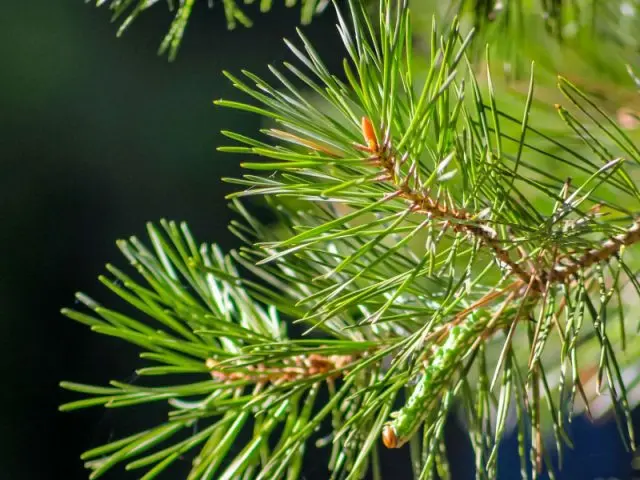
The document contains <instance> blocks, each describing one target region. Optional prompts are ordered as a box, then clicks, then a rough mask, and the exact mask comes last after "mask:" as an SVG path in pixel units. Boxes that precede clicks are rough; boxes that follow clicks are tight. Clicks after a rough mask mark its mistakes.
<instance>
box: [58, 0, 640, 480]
mask: <svg viewBox="0 0 640 480" xmlns="http://www.w3.org/2000/svg"><path fill="white" fill-rule="evenodd" d="M337 18H338V30H339V34H340V36H341V38H342V39H343V42H344V46H345V56H346V58H345V60H344V71H343V72H342V75H341V76H337V75H335V74H333V73H332V72H329V71H328V69H327V67H326V66H325V65H324V63H323V62H322V60H321V59H320V57H319V56H318V54H317V52H316V51H315V50H314V48H313V46H312V45H311V44H310V43H309V41H308V40H307V39H306V38H305V37H304V35H303V34H302V33H300V40H299V42H298V44H297V45H296V44H294V43H293V42H288V41H287V45H288V47H289V48H290V49H291V51H292V52H293V53H294V55H295V56H296V57H297V62H296V64H295V65H294V64H289V63H285V64H284V65H283V67H282V68H276V67H273V66H272V67H270V70H271V73H272V74H273V80H272V81H271V82H268V81H267V80H265V79H263V78H259V77H258V76H256V75H254V74H252V73H250V72H242V76H236V75H233V74H231V73H225V74H226V75H227V77H229V79H230V80H231V81H232V82H233V84H234V85H235V86H236V87H237V89H238V90H239V93H241V94H242V95H243V96H244V98H245V100H220V101H217V102H216V103H217V104H218V105H220V106H222V107H229V108H234V109H239V110H244V111H246V112H249V113H251V114H258V115H261V116H262V117H264V118H265V119H266V121H267V122H268V125H266V127H265V129H264V130H263V131H262V132H261V133H262V135H261V136H260V137H259V138H251V137H248V136H244V135H240V134H237V133H233V132H224V134H225V135H226V136H227V137H228V138H229V139H231V140H232V141H233V142H234V145H233V146H229V147H222V148H221V149H220V150H221V151H223V152H232V153H236V154H240V155H242V156H243V157H244V158H245V159H246V161H245V162H244V163H243V166H244V168H245V169H247V170H248V173H247V174H246V175H245V176H243V177H242V178H239V179H227V180H228V181H230V182H232V183H235V184H237V185H239V186H240V187H241V189H240V190H239V191H238V192H237V193H235V194H233V195H232V196H231V200H232V208H233V209H234V210H235V211H236V212H237V214H238V217H239V218H238V220H237V221H235V222H233V224H232V225H231V229H232V230H233V231H234V233H236V234H237V236H238V237H239V238H240V239H241V240H242V241H243V242H245V244H246V246H245V247H243V248H241V249H239V250H238V251H236V252H231V254H230V255H228V256H225V255H224V254H222V253H221V252H220V251H219V249H218V248H217V247H215V246H210V245H206V244H205V245H202V246H199V245H198V244H197V243H196V241H195V240H194V239H193V238H192V237H191V235H190V234H189V232H188V230H187V228H186V227H185V226H184V225H182V226H178V225H176V224H173V223H168V222H162V223H161V228H158V227H156V226H154V225H149V227H148V231H149V238H150V241H151V244H152V247H151V248H148V247H145V246H144V245H143V243H142V242H141V241H139V240H138V239H135V238H132V239H130V240H129V241H121V242H119V247H120V249H121V250H122V252H123V253H124V255H125V256H126V257H127V259H128V260H129V262H130V263H131V264H132V266H133V267H134V268H135V269H136V270H137V272H138V274H139V276H140V278H141V279H142V280H136V279H134V278H132V277H130V276H129V275H128V274H126V273H124V272H122V271H120V270H118V269H116V268H115V267H112V266H108V270H109V272H110V274H111V276H112V279H107V278H105V277H101V281H102V282H103V283H104V284H105V285H106V286H107V287H108V288H109V289H110V290H112V291H113V292H115V293H116V294H117V295H118V296H120V297H121V298H122V299H124V300H125V301H126V302H127V303H128V304H129V305H130V307H134V309H135V310H136V314H135V315H134V314H130V313H125V312H128V310H127V311H122V312H120V311H116V310H112V309H108V308H106V307H102V306H101V305H99V304H98V303H97V302H95V301H94V300H92V299H89V298H87V297H86V296H84V295H79V296H78V298H79V300H80V301H81V302H82V303H84V304H85V305H86V307H88V309H89V310H90V311H91V312H92V313H89V314H88V313H84V312H79V311H74V310H65V311H64V313H65V314H66V315H67V316H69V317H71V318H73V319H75V320H77V321H79V322H81V323H84V324H87V325H89V326H90V327H91V328H92V330H94V331H96V332H98V333H102V334H105V335H110V336H115V337H118V338H121V339H123V340H125V341H128V342H130V343H133V344H135V345H137V346H139V347H140V349H141V351H142V353H141V357H142V358H143V359H145V360H146V361H147V362H152V364H151V365H150V366H144V367H142V368H141V369H139V370H138V371H137V373H138V374H139V375H141V376H142V377H143V378H145V379H146V378H147V377H148V380H149V381H148V382H143V384H141V385H129V384H123V383H121V382H112V384H111V386H109V387H94V386H86V385H78V384H72V383H64V384H63V386H64V387H65V388H67V389H70V390H74V391H77V392H80V393H84V394H88V397H87V398H85V399H82V400H78V401H75V402H72V403H70V404H66V405H64V406H63V407H62V409H63V410H70V409H75V408H82V407H88V406H94V405H104V406H105V407H107V408H115V407H124V406H129V405H138V404H142V403H147V402H164V403H166V405H167V408H168V410H169V411H168V417H167V421H166V422H165V423H162V424H160V425H157V426H155V427H152V428H151V429H149V430H147V431H144V432H139V433H134V434H133V435H132V436H130V437H127V438H124V439H121V440H117V441H115V442H112V443H110V444H108V445H105V446H102V447H98V448H97V449H93V450H91V451H89V452H87V453H85V454H84V456H83V458H84V459H85V460H86V461H87V467H88V468H90V469H91V470H92V478H98V477H100V476H101V475H102V474H104V473H105V472H106V471H108V470H109V469H111V468H112V467H113V466H115V465H116V464H120V463H124V464H125V468H127V469H137V468H142V469H145V470H144V471H145V472H146V473H145V474H144V475H145V476H144V477H143V478H145V479H149V478H154V477H155V476H157V475H158V474H159V473H160V472H162V471H163V470H164V469H166V468H167V467H168V466H169V465H170V464H171V463H172V462H174V461H175V460H176V459H177V458H179V457H180V456H182V455H183V454H185V453H187V452H191V451H193V452H194V456H195V459H194V461H193V465H192V469H191V473H190V475H189V477H188V478H190V479H201V478H225V479H227V478H259V479H273V478H288V479H293V478H298V477H299V475H300V472H301V469H302V465H303V462H304V455H305V454H306V452H307V450H309V449H310V446H311V444H312V443H313V441H314V440H315V443H316V446H317V447H329V446H330V448H331V455H330V458H331V460H330V464H329V466H328V468H329V471H330V474H329V475H330V476H331V478H335V479H341V478H346V479H358V478H363V477H364V476H365V475H366V474H367V472H371V474H372V475H373V478H376V479H377V478H381V474H380V463H379V449H380V448H382V446H381V443H382V442H381V441H380V440H381V439H382V440H383V442H384V444H385V445H386V446H387V447H390V448H397V447H401V446H402V445H403V444H404V443H405V442H408V443H409V449H410V452H411V456H412V467H413V470H414V474H415V478H417V479H429V478H436V475H437V477H438V478H447V477H448V467H447V455H446V449H445V448H444V440H443V430H444V424H445V421H446V419H447V415H448V413H449V412H450V411H451V410H452V409H453V408H454V406H455V405H459V406H460V407H461V410H462V411H463V413H464V417H465V420H466V422H467V427H468V430H469V435H470V439H471V443H472V445H473V448H474V452H475V455H476V467H477V476H478V478H494V477H495V475H496V472H497V470H496V469H497V447H498V445H499V443H500V440H501V438H502V437H503V435H504V434H505V432H506V431H507V430H508V429H510V428H515V429H516V430H517V431H518V439H519V442H520V449H519V450H520V455H521V464H522V471H523V477H525V478H538V476H539V474H540V472H541V471H542V469H543V468H544V467H546V468H547V469H548V470H551V464H550V456H551V452H552V451H553V449H555V450H557V452H558V455H559V457H560V459H561V458H562V452H563V448H565V446H566V445H571V438H570V435H569V433H568V429H567V426H568V424H569V423H570V421H571V418H572V416H573V415H574V414H575V413H576V412H579V411H581V410H583V409H584V410H587V412H588V413H589V414H591V415H592V416H602V415H604V414H605V413H606V412H611V413H612V414H613V415H615V418H616V420H617V422H618V425H619V426H620V432H621V435H622V437H623V439H624V440H625V442H626V444H627V446H628V447H629V448H630V449H634V448H635V443H634V442H635V440H634V433H633V429H632V427H631V420H630V411H631V408H632V407H633V406H634V405H635V404H637V403H638V401H639V399H638V397H637V395H636V396H633V395H631V390H632V388H633V387H635V386H636V385H637V383H638V381H639V380H640V377H639V376H638V372H637V369H636V368H634V367H635V365H636V364H637V358H638V354H639V353H640V339H638V338H637V336H636V335H631V336H630V335H628V334H627V332H628V331H629V328H637V325H635V324H634V323H633V322H634V318H633V317H632V316H631V315H629V314H628V310H630V309H631V308H633V306H634V305H637V302H638V300H637V299H638V297H639V296H640V283H639V282H638V280H637V278H636V277H637V274H636V272H635V269H637V268H638V266H637V265H635V264H634V263H633V256H632V255H630V253H629V252H630V251H631V252H633V251H634V250H636V244H637V243H640V223H638V218H637V215H636V212H637V211H638V209H639V207H640V191H639V190H638V187H637V180H638V166H639V165H640V149H639V147H638V146H637V143H636V142H634V141H633V140H632V139H631V138H630V136H629V135H628V134H627V132H626V131H625V130H624V129H623V128H622V127H621V126H620V125H619V124H618V123H617V122H616V121H614V120H612V119H611V118H610V116H609V115H608V114H607V112H605V111H604V110H603V109H602V108H601V107H600V106H599V105H598V104H597V103H595V102H594V101H592V100H591V98H590V97H588V96H587V95H585V94H584V93H582V91H581V90H580V89H578V88H577V87H576V86H575V85H574V84H573V83H572V82H570V81H569V80H567V79H565V78H562V77H560V78H559V79H558V80H557V83H558V85H557V86H558V91H559V94H558V95H559V96H562V97H563V98H564V102H563V103H564V105H556V106H555V115H557V118H558V120H557V122H558V124H559V125H561V130H562V133H561V134H560V135H558V134H557V130H558V129H559V127H557V125H556V126H554V127H553V128H550V127H549V126H548V125H545V124H544V123H543V124H542V125H540V124H539V123H541V122H539V121H538V120H539V119H540V118H543V117H542V115H543V114H542V113H539V112H542V111H545V110H549V109H550V108H551V107H550V105H548V104H545V103H544V102H542V101H540V100H539V98H540V97H539V96H537V94H536V92H537V89H538V87H537V86H536V85H535V82H534V75H533V74H531V76H530V78H529V80H528V82H527V88H526V90H525V92H524V95H523V98H522V101H521V102H519V103H518V104H515V103H514V102H513V101H512V100H513V98H511V100H510V101H506V99H507V97H506V94H505V95H504V96H503V94H501V93H500V91H499V90H498V88H497V82H496V80H495V79H493V78H492V76H491V68H490V66H491V62H489V61H488V58H487V61H486V62H485V63H484V66H483V69H484V73H483V74H482V76H481V75H479V74H478V73H477V71H476V69H475V68H474V62H472V61H471V59H470V58H471V55H470V49H474V48H477V43H474V40H473V39H474V37H473V32H471V31H470V32H469V33H465V34H463V33H462V27H461V26H460V23H459V22H458V21H457V20H454V21H453V22H452V23H451V24H450V25H446V27H445V28H440V27H439V26H438V25H437V24H436V23H434V24H433V26H432V27H431V29H430V35H429V37H428V39H427V40H428V41H427V42H426V43H427V44H428V51H426V52H425V51H420V50H419V48H417V49H416V44H415V43H414V41H415V38H416V37H417V34H418V32H416V31H414V21H413V19H412V16H411V13H410V11H409V9H408V7H407V2H394V1H391V0H381V1H380V5H379V13H378V15H377V16H376V17H375V19H374V17H372V16H371V15H369V14H368V13H367V11H366V10H365V8H364V7H363V5H362V3H361V2H358V1H356V0H353V1H350V2H349V11H348V12H343V11H341V10H339V9H337ZM422 33H423V34H424V32H422ZM418 47H420V45H419V44H418ZM423 47H424V45H423ZM490 52H491V49H490V48H488V49H487V53H486V55H487V57H488V56H490V55H489V53H490ZM474 55H475V56H474V57H473V58H474V59H476V60H477V52H476V53H474ZM485 58H486V57H485ZM301 87H302V88H304V90H301ZM309 92H311V93H309ZM246 99H248V100H246ZM245 102H246V103H245ZM502 104H506V105H508V108H504V107H501V105H502ZM547 114H548V113H547ZM254 198H261V199H262V201H264V202H266V204H267V205H269V206H270V208H271V210H272V211H273V212H274V214H275V216H276V217H277V222H276V225H277V227H274V226H273V225H269V226H266V225H263V224H262V223H260V221H258V220H257V219H256V218H254V217H253V216H252V214H251V213H250V209H247V208H246V207H245V205H244V204H243V203H242V202H245V201H246V200H247V199H254ZM322 396H324V397H326V398H327V399H328V400H326V401H322V402H321V401H319V398H321V397H322ZM607 398H608V399H610V400H606V399H607ZM404 399H407V400H406V402H404ZM603 399H604V400H603ZM403 403H404V405H403ZM395 409H397V411H396V412H394V410H395ZM510 416H513V417H515V421H514V422H510V421H509V420H508V419H509V417H510ZM196 423H197V425H198V427H199V430H198V433H193V432H192V431H191V428H192V427H193V426H194V425H195V424H196ZM510 423H513V425H510ZM381 437H382V438H381ZM232 445H233V446H234V448H231V447H232ZM560 463H561V462H560ZM552 473H553V472H552V471H551V474H552Z"/></svg>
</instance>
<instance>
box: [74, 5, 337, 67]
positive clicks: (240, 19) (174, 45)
mask: <svg viewBox="0 0 640 480" xmlns="http://www.w3.org/2000/svg"><path fill="white" fill-rule="evenodd" d="M87 1H88V0H87ZM156 3H158V0H96V6H98V7H101V6H103V5H108V8H109V9H110V10H112V11H113V15H112V21H118V20H120V18H122V17H124V20H123V21H122V23H121V25H120V27H119V28H118V33H117V35H118V36H120V35H122V34H123V33H124V32H125V30H126V29H127V28H129V26H130V25H131V24H132V23H133V21H134V20H136V19H137V18H138V16H139V15H140V14H141V13H142V12H144V11H145V10H147V9H148V8H150V7H152V6H153V5H155V4H156ZM196 3H198V4H201V3H204V2H202V1H197V0H177V7H176V4H175V3H174V1H173V0H167V6H168V7H169V11H171V12H173V11H175V15H174V18H173V21H172V22H171V26H170V27H169V31H168V32H167V34H166V35H165V37H164V39H163V40H162V43H161V44H160V48H159V50H158V54H159V55H164V54H165V53H168V55H169V60H170V61H171V60H174V59H175V58H176V55H177V54H178V49H179V48H180V43H181V42H182V37H183V35H184V32H185V29H186V27H187V23H188V22H189V19H190V17H191V14H192V12H193V9H194V7H195V5H196ZM215 3H221V4H222V8H223V10H224V16H225V19H226V21H227V27H228V28H229V29H230V30H233V29H234V28H236V27H237V25H238V24H240V25H243V26H245V27H250V26H252V24H253V22H252V21H251V19H250V18H249V17H248V16H247V15H246V13H245V12H244V9H243V7H241V6H240V5H239V2H238V1H237V0H220V1H219V2H215V0H208V1H207V4H208V6H209V8H211V7H213V6H214V4H215ZM243 3H245V4H246V3H253V1H244V2H243ZM285 3H286V5H287V6H289V7H291V6H294V5H295V4H296V3H298V2H297V1H296V0H287V1H286V2H285ZM328 3H329V2H328V0H300V22H301V23H302V24H303V25H306V24H308V23H310V22H311V20H312V18H313V16H314V15H316V14H318V13H320V12H322V11H323V10H324V9H325V8H326V6H327V4H328ZM272 5H273V1H272V0H268V1H264V0H263V1H261V2H260V11H261V12H267V11H269V10H270V9H271V7H272Z"/></svg>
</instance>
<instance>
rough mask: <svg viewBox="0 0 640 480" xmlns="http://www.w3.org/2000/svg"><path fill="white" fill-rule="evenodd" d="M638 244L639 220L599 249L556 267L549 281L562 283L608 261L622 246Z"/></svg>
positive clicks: (639, 239) (639, 236)
mask: <svg viewBox="0 0 640 480" xmlns="http://www.w3.org/2000/svg"><path fill="white" fill-rule="evenodd" d="M637 242H640V219H638V220H636V221H635V223H634V224H633V225H632V226H631V227H630V228H629V230H627V231H626V232H625V233H621V234H620V235H616V236H615V237H612V238H610V239H609V240H607V241H606V242H604V243H603V244H602V246H601V247H600V248H594V249H591V250H589V251H588V252H586V253H584V254H583V255H582V256H581V257H580V258H578V259H577V260H572V263H571V265H557V266H556V267H554V268H553V270H552V271H551V273H550V276H549V280H550V281H551V282H553V283H563V282H565V281H567V280H568V279H570V278H571V277H572V276H574V275H575V274H576V273H578V271H579V270H584V269H586V268H589V267H591V266H592V265H594V264H596V263H599V262H604V261H607V260H609V259H610V258H611V257H613V256H615V255H617V254H618V253H619V252H620V249H621V248H622V247H624V246H629V245H633V244H634V243H637Z"/></svg>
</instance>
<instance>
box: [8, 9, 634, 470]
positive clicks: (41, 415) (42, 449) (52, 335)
mask: <svg viewBox="0 0 640 480" xmlns="http://www.w3.org/2000/svg"><path fill="white" fill-rule="evenodd" d="M275 3H278V4H279V3H283V2H275ZM1 5H2V9H1V13H0V50H1V51H2V56H1V58H2V63H1V66H0V162H1V163H0V165H1V166H2V169H1V170H0V219H1V220H2V226H1V227H0V313H1V317H0V318H1V320H0V373H1V375H2V385H1V386H0V480H14V479H28V480H30V479H58V478H60V479H62V478H64V479H83V478H87V472H86V470H84V468H83V466H82V462H81V461H80V460H79V454H80V453H81V452H82V451H84V450H86V449H87V448H90V447H93V446H95V445H98V444H100V443H101V442H105V441H107V440H108V439H110V438H117V437H118V436H119V435H120V433H121V432H126V431H131V430H132V429H133V428H136V427H137V426H139V427H142V426H144V425H147V424H148V420H149V419H150V418H152V417H153V416H154V415H161V414H162V412H160V411H154V410H153V408H151V409H147V410H134V411H127V412H125V411H115V412H111V411H110V412H108V413H105V412H104V411H103V410H101V409H95V410H87V411H82V412H75V413H67V414H62V413H58V411H57V406H58V405H59V404H60V403H63V402H65V401H69V400H71V399H72V398H75V397H74V396H73V395H71V394H68V393H66V392H64V391H62V390H61V389H60V388H59V387H58V382H59V381H60V380H63V379H64V380H74V381H80V382H87V383H95V384H104V383H106V382H108V380H110V379H121V380H127V379H131V372H132V370H133V368H134V366H135V365H136V361H137V355H136V352H135V351H134V350H133V349H132V348H129V347H128V346H127V345H125V344H124V343H121V342H118V341H116V340H111V339H108V338H103V337H100V336H98V335H94V334H92V333H91V332H90V331H89V330H88V329H87V328H86V327H84V326H82V325H79V324H76V323H74V322H72V321H70V320H68V319H66V318H64V317H62V316H61V315H60V314H59V313H58V312H59V309H60V308H61V307H63V306H69V305H73V302H74V297H73V295H74V292H75V291H76V290H78V289H82V290H83V291H86V292H87V293H89V294H91V295H92V296H94V297H95V298H97V299H98V300H101V299H109V298H111V297H110V295H109V294H108V293H107V292H106V290H105V289H104V288H102V287H101V286H100V285H99V283H98V281H97V280H96V276H97V275H98V274H99V273H101V272H102V271H103V265H104V264H105V263H106V262H113V263H116V264H117V265H125V264H126V263H125V261H124V259H122V258H121V257H120V255H119V253H118V251H117V249H116V247H115V244H114V241H115V240H116V239H118V238H122V237H125V236H129V235H131V234H138V235H142V234H144V225H145V222H146V221H148V220H158V219H160V218H163V217H166V218H169V219H175V220H186V221H188V222H189V224H190V226H191V228H192V231H193V232H194V234H195V236H196V238H198V239H201V240H207V241H216V242H218V243H219V244H221V245H222V247H223V248H225V249H229V248H232V247H234V246H236V244H237V242H236V240H235V239H234V238H233V237H232V236H231V235H230V234H229V232H228V231H227V228H226V226H227V223H228V221H229V220H230V214H229V212H228V210H227V209H226V202H225V200H224V195H225V193H228V192H229V191H231V189H232V188H233V187H231V186H228V185H225V184H224V183H222V182H221V181H220V177H222V176H234V175H238V173H239V167H238V162H237V159H236V158H235V157H231V158H230V157H229V156H228V155H223V154H218V153H216V152H215V147H216V146H217V145H220V144H223V143H225V141H224V139H223V138H222V136H221V135H220V134H219V131H220V130H221V129H222V128H225V129H230V130H237V131H241V132H252V131H255V130H256V129H257V128H258V127H259V123H258V122H259V119H258V118H257V117H256V116H252V115H243V114H241V113H238V112H233V111H228V110H222V109H220V108H216V107H214V106H213V105H212V100H214V99H216V98H220V97H226V98H237V97H238V95H237V94H236V93H235V92H233V91H232V88H231V86H230V84H229V82H228V81H227V80H226V79H225V78H224V77H223V76H222V74H221V71H222V70H223V69H228V70H231V71H235V72H237V71H239V70H240V69H241V68H247V69H249V70H252V71H254V72H256V73H258V74H265V75H266V65H267V64H268V63H278V62H280V61H282V60H284V59H291V55H290V54H288V52H287V50H286V49H285V48H284V45H283V42H282V38H283V37H284V36H287V37H293V36H294V35H295V32H294V28H295V26H296V25H297V21H298V10H297V9H285V8H282V7H281V8H275V9H274V10H273V11H272V12H271V13H269V14H266V15H259V14H258V13H257V9H256V11H254V12H253V13H254V15H253V16H254V18H255V20H256V22H255V23H256V24H255V26H254V27H253V28H251V29H244V28H240V29H238V30H236V31H233V32H229V31H227V29H226V27H225V23H224V19H223V15H222V12H221V10H220V9H219V8H218V9H214V10H208V9H207V8H205V4H204V3H203V2H198V3H197V6H196V9H195V14H194V15H193V17H192V20H191V22H190V24H189V26H188V28H187V32H186V35H185V38H184V41H183V45H182V48H181V51H180V53H179V55H178V58H177V60H176V61H175V62H174V63H168V62H167V60H166V58H162V57H158V56H156V54H155V53H156V50H157V47H158V45H159V43H160V40H161V38H162V36H163V34H164V33H165V32H166V29H167V28H168V25H169V22H170V19H171V17H170V15H169V14H168V13H167V11H166V10H165V9H164V8H162V7H157V8H153V9H151V10H150V11H149V12H148V13H147V14H145V15H142V16H141V17H140V18H139V19H138V20H137V21H136V23H135V24H134V25H133V27H132V28H131V29H130V30H129V31H128V32H127V33H126V34H125V35H124V37H123V38H121V39H116V38H115V29H116V27H115V26H114V25H113V24H111V23H109V12H108V11H107V10H106V9H96V8H93V7H92V6H91V5H86V4H84V3H83V2H82V1H81V0H65V1H61V2H51V1H45V0H35V1H31V2H26V1H11V2H9V1H2V3H1ZM334 32H335V27H334V18H333V15H332V13H331V12H330V11H328V12H327V14H325V15H323V16H322V17H320V18H318V19H317V20H316V21H315V22H314V23H313V24H312V25H311V26H309V27H306V28H305V33H306V34H307V35H308V36H309V37H310V39H311V40H312V42H313V43H314V44H315V45H316V46H317V48H318V50H319V51H320V53H321V55H322V57H323V58H324V59H325V61H326V62H327V64H328V65H329V67H330V68H331V69H333V70H338V68H339V65H340V62H341V60H342V57H343V53H342V48H341V46H340V45H339V38H338V36H337V35H335V33H334ZM577 422H578V423H577V430H576V433H577V434H578V442H577V449H576V453H575V455H574V456H572V457H570V458H569V460H568V464H567V470H565V474H564V475H563V477H562V478H599V477H600V478H609V477H615V478H628V476H629V475H630V455H629V454H627V453H625V452H624V451H623V450H622V447H621V444H620V441H619V439H618V437H617V433H616V428H615V424H613V423H609V424H607V425H604V426H602V427H598V428H597V429H595V430H594V428H593V427H591V426H589V425H588V424H587V422H586V421H583V420H581V419H578V420H577ZM459 428H461V427H460V426H456V425H453V426H452V428H451V432H450V435H449V436H450V438H451V444H450V451H451V455H452V457H453V460H454V470H455V473H456V476H455V477H456V478H471V476H470V475H471V474H470V471H471V465H469V457H468V451H469V450H468V446H465V445H464V444H463V443H461V440H460V439H459V435H457V434H456V432H458V429H459ZM585 432H586V433H585ZM590 438H592V439H595V440H593V441H591V440H589V439H590ZM505 449H506V450H509V451H510V453H511V454H512V455H513V456H512V459H513V460H514V462H513V464H511V463H509V464H505V468H506V470H505V474H507V473H508V472H513V475H514V476H515V475H516V473H517V472H518V471H519V468H518V466H517V465H516V463H515V462H516V460H517V458H516V457H515V444H507V445H506V446H505ZM398 458H399V457H395V456H389V457H385V462H386V463H385V470H386V471H387V472H393V474H392V475H391V476H390V477H389V478H408V471H406V470H402V468H405V467H408V464H407V463H405V462H403V463H402V464H397V463H396V462H397V461H398ZM461 460H464V461H461ZM323 463H324V459H323V458H322V456H313V455H312V456H310V465H309V468H308V469H307V471H306V473H305V475H306V478H317V479H321V478H326V477H327V475H326V470H324V469H323V468H322V467H321V465H322V464H323ZM465 463H466V464H467V465H468V466H465ZM109 478H130V477H126V476H125V475H124V473H122V470H116V471H115V473H114V474H112V475H111V476H110V477H109ZM505 478H511V477H509V476H508V475H506V476H505Z"/></svg>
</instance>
